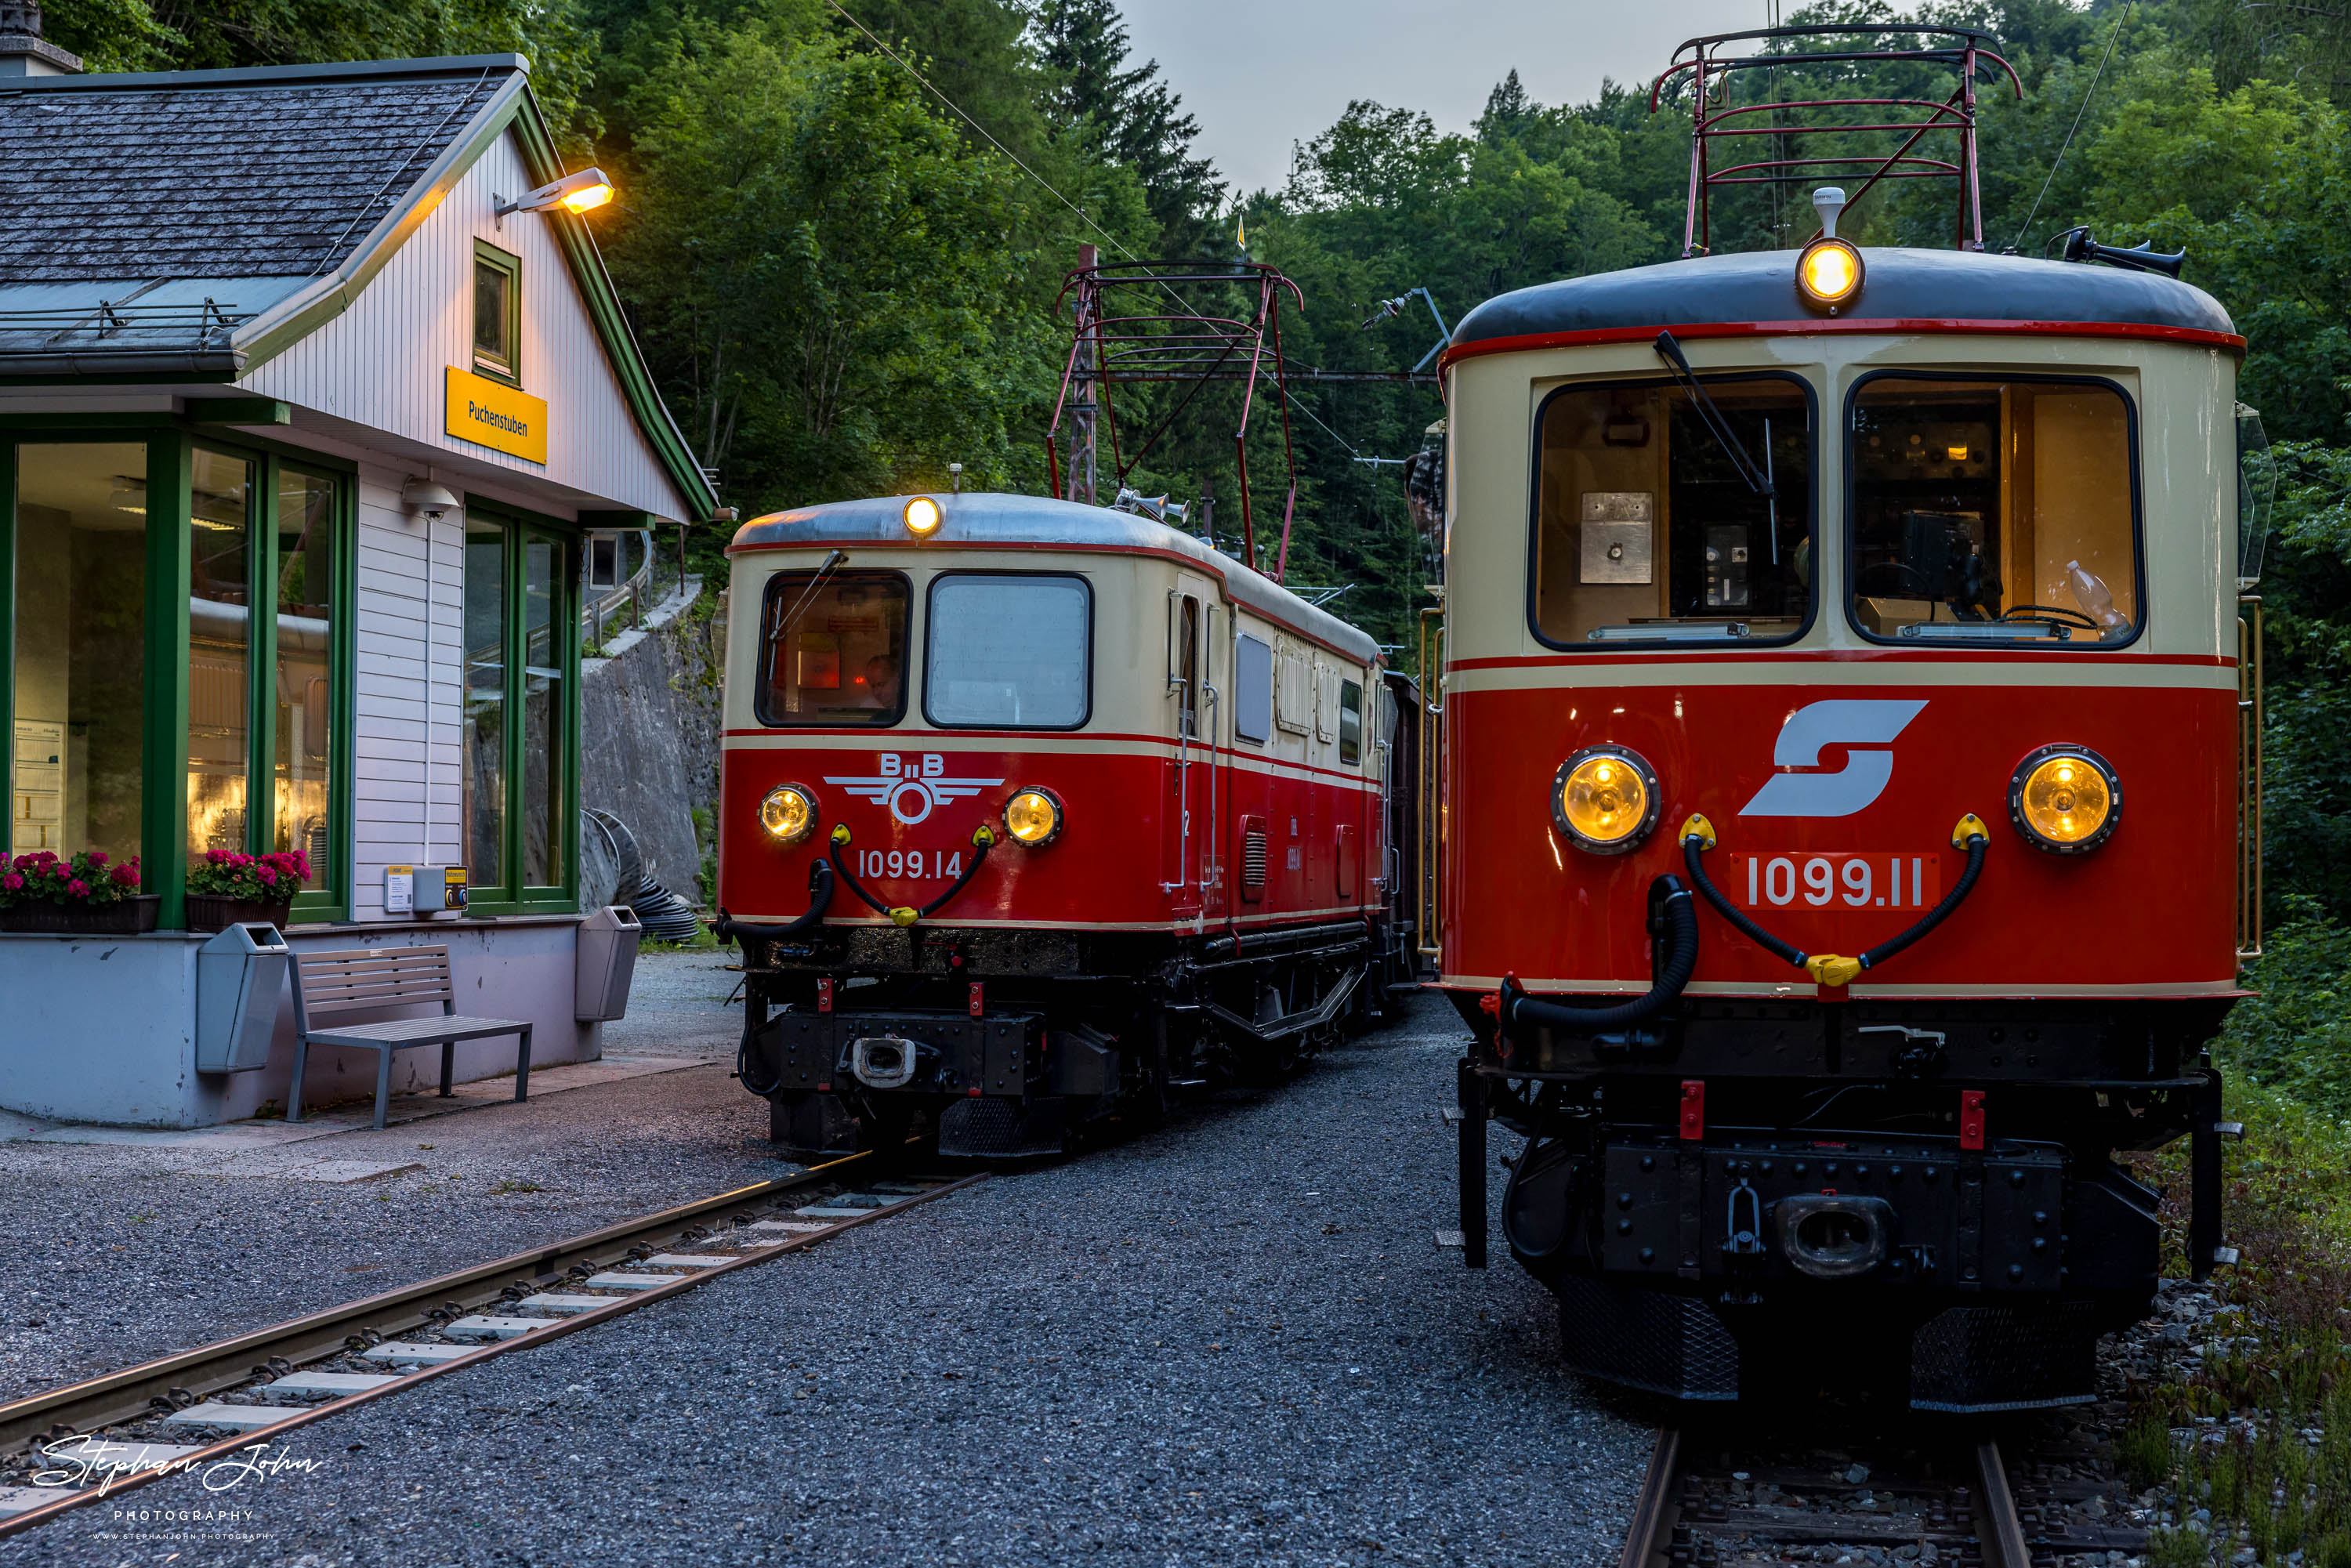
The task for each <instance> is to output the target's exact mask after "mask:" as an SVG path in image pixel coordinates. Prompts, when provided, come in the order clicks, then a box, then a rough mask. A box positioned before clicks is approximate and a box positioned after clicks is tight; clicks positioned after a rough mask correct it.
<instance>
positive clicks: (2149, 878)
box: [1442, 241, 2259, 1410]
mask: <svg viewBox="0 0 2351 1568" xmlns="http://www.w3.org/2000/svg"><path fill="white" fill-rule="evenodd" d="M1827 243H1829V242H1826V241H1816V242H1815V246H1814V250H1817V249H1818V248H1819V246H1822V245H1823V244H1827ZM1834 243H1835V244H1837V245H1844V242H1843V241H1837V242H1834ZM1845 248H1846V249H1847V250H1848V251H1850V252H1851V253H1852V254H1851V258H1850V261H1849V265H1848V264H1847V263H1846V262H1844V261H1840V262H1839V264H1838V265H1839V267H1842V268H1843V270H1842V271H1841V272H1840V273H1838V275H1837V276H1838V277H1840V278H1841V279H1842V280H1843V286H1844V289H1845V292H1844V294H1843V295H1841V296H1840V297H1839V300H1838V302H1836V305H1835V308H1834V309H1832V308H1828V307H1826V306H1821V305H1818V304H1817V303H1815V304H1807V302H1806V301H1807V298H1808V296H1807V295H1806V293H1805V291H1804V290H1805V288H1806V287H1809V285H1807V284H1806V283H1805V282H1804V280H1803V278H1802V277H1800V276H1799V273H1800V269H1802V268H1803V267H1806V266H1807V265H1809V263H1808V261H1806V260H1802V259H1799V258H1798V257H1796V256H1792V255H1790V254H1787V253H1780V254H1773V253H1761V254H1750V255H1739V256H1693V257H1691V258H1688V259H1686V260H1683V261H1680V262H1676V263H1671V264H1668V265H1667V266H1664V267H1648V268H1643V269H1639V270H1635V271H1632V272H1626V273H1619V274H1614V275H1607V276H1603V277H1589V278H1580V279H1574V280H1571V281H1567V282H1562V283H1558V284H1552V285H1547V286H1544V287H1538V288H1532V289H1527V290H1523V291H1521V292H1520V293H1519V294H1515V295H1508V296H1504V297H1502V298H1499V299H1496V300H1493V301H1489V303H1488V304H1486V305H1485V306H1483V307H1481V308H1479V310H1477V311H1475V312H1473V313H1472V314H1471V315H1470V316H1469V317H1468V319H1465V321H1464V322H1463V323H1462V325H1461V327H1460V329H1458V332H1457V333H1456V335H1455V338H1454V340H1453V344H1452V346H1451V348H1450V350H1448V354H1447V361H1446V375H1447V398H1448V405H1449V408H1448V413H1449V418H1448V430H1449V433H1450V434H1449V440H1450V444H1451V445H1450V451H1449V453H1448V464H1447V477H1448V482H1449V485H1450V486H1451V490H1452V494H1451V497H1450V507H1449V512H1448V530H1449V531H1448V536H1447V572H1446V605H1445V613H1446V635H1447V645H1446V647H1447V661H1446V666H1445V672H1446V673H1445V685H1444V690H1443V695H1442V706H1443V710H1444V723H1445V737H1444V762H1443V779H1444V789H1445V796H1446V800H1447V817H1446V827H1445V831H1446V840H1445V845H1444V854H1443V872H1442V887H1443V903H1444V931H1443V937H1442V948H1443V966H1444V984H1446V985H1447V987H1449V988H1452V989H1453V992H1454V995H1455V998H1456V1000H1457V1003H1458V1005H1459V1007H1460V1009H1461V1011H1462V1015H1463V1017H1464V1018H1465V1019H1467V1020H1468V1022H1469V1023H1470V1025H1471V1027H1472V1029H1473V1030H1474V1031H1475V1034H1476V1036H1477V1039H1476V1043H1475V1044H1474V1046H1473V1047H1472V1049H1471V1051H1470V1053H1469V1055H1468V1058H1467V1059H1466V1060H1465V1061H1464V1062H1463V1063H1462V1067H1461V1078H1460V1091H1461V1103H1462V1106H1463V1109H1464V1112H1465V1122H1464V1126H1465V1133H1464V1136H1463V1140H1462V1188H1463V1190H1462V1203H1463V1210H1462V1219H1463V1225H1464V1228H1465V1231H1466V1232H1467V1233H1468V1238H1469V1251H1470V1255H1471V1260H1472V1261H1473V1263H1474V1262H1482V1260H1483V1258H1482V1254H1483V1238H1484V1232H1485V1229H1486V1227H1487V1223H1488V1219H1487V1200H1486V1196H1485V1188H1484V1171H1485V1153H1484V1136H1485V1128H1486V1126H1487V1124H1488V1123H1489V1122H1490V1121H1495V1120H1499V1121H1500V1122H1502V1123H1503V1124H1505V1125H1507V1126H1509V1127H1510V1128H1512V1129H1513V1130H1514V1131H1516V1132H1518V1133H1520V1134H1524V1135H1525V1137H1526V1139H1527V1145H1526V1148H1525V1150H1524V1152H1523V1153H1522V1154H1521V1155H1520V1156H1519V1157H1518V1158H1517V1159H1516V1160H1514V1162H1513V1164H1512V1168H1511V1171H1510V1181H1509V1189H1508V1191H1507V1193H1506V1194H1505V1196H1504V1197H1503V1200H1502V1203H1501V1215H1502V1225H1503V1229H1504V1232H1505V1235H1506V1237H1507V1238H1508V1239H1509V1242H1510V1247H1511V1249H1512V1251H1513V1253H1514V1254H1515V1255H1516V1256H1517V1257H1518V1258H1519V1260H1520V1261H1521V1262H1522V1263H1523V1264H1524V1265H1525V1266H1526V1267H1527V1268H1529V1269H1530V1270H1532V1271H1533V1272H1535V1273H1536V1274H1537V1275H1538V1276H1539V1277H1541V1279H1543V1280H1544V1281H1545V1282H1546V1283H1548V1284H1549V1285H1551V1287H1552V1289H1553V1290H1554V1291H1556V1292H1557V1293H1558V1294H1559V1296H1560V1297H1561V1301H1562V1329H1563V1332H1564V1333H1565V1335H1566V1351H1567V1355H1568V1358H1569V1360H1570V1362H1571V1364H1574V1365H1575V1366H1577V1367H1578V1368H1579V1369H1581V1370H1583V1371H1586V1372H1589V1373H1592V1374H1593V1375H1599V1376H1603V1377H1607V1378H1613V1379H1615V1380H1618V1381H1622V1382H1627V1383H1632V1384H1635V1385H1642V1386H1646V1387H1650V1388H1655V1389H1659V1390H1662V1391H1665V1392H1667V1393H1670V1394H1674V1395H1677V1396H1685V1397H1694V1398H1727V1397H1733V1396H1738V1395H1740V1393H1742V1392H1750V1393H1751V1392H1753V1391H1754V1390H1755V1388H1756V1387H1757V1386H1758V1385H1759V1382H1760V1380H1761V1378H1762V1376H1763V1375H1764V1374H1765V1372H1766V1371H1767V1370H1768V1369H1770V1368H1771V1367H1774V1366H1789V1365H1803V1366H1807V1367H1817V1366H1820V1365H1822V1364H1836V1365H1842V1366H1849V1367H1851V1368H1852V1369H1853V1370H1854V1373H1855V1375H1857V1376H1862V1377H1865V1378H1870V1379H1873V1380H1875V1379H1877V1378H1882V1377H1887V1376H1890V1377H1892V1378H1895V1379H1899V1378H1901V1377H1903V1376H1904V1375H1907V1379H1908V1396H1909V1398H1910V1400H1911V1402H1912V1403H1913V1404H1914V1405H1916V1406H1919V1407H1921V1408H1928V1409H1940V1410H1984V1409H1993V1408H2011V1407H2019V1406H2036V1405H2049V1404H2063V1403H2068V1402H2073V1401H2076V1400H2081V1399H2085V1398H2089V1397H2091V1396H2093V1394H2094V1388H2093V1385H2092V1366H2093V1357H2092V1347H2093V1345H2094V1343H2095V1336H2096V1335H2097V1334H2098V1333H2102V1332H2105V1331H2106V1330H2108V1329H2111V1328H2113V1327H2115V1326H2116V1325H2118V1324H2121V1323H2124V1322H2130V1321H2132V1320H2134V1319H2135V1318H2137V1316H2138V1315H2140V1314H2141V1313H2142V1312H2144V1311H2145V1310H2146V1307H2147V1302H2148V1301H2149V1299H2150V1297H2151V1295H2152V1292H2153V1290H2154V1282H2155V1277H2156V1272H2157V1261H2158V1240H2159V1228H2158V1223H2157V1218H2156V1209H2157V1195H2156V1194H2155V1193H2153V1192H2152V1191H2151V1190H2149V1189H2148V1188H2147V1187H2146V1186H2143V1185H2142V1184H2140V1183H2139V1182H2138V1181H2137V1180H2136V1179H2134V1177H2133V1176H2131V1175H2130V1174H2129V1173H2128V1172H2127V1171H2126V1169H2125V1168H2124V1167H2123V1166H2120V1165H2118V1164H2116V1162H2115V1160H2114V1159H2113V1157H2112V1156H2113V1155H2114V1154H2115V1153H2116V1151H2120V1150H2132V1149H2146V1148H2152V1147H2156V1146H2158V1145H2162V1144H2164V1143H2166V1142H2168V1141H2169V1140H2171V1139H2173V1138H2176V1137H2178V1136H2179V1135H2181V1134H2192V1135H2193V1136H2194V1138H2195V1158H2194V1161H2193V1165H2194V1166H2195V1168H2196V1170H2197V1172H2198V1179H2197V1183H2196V1195H2195V1197H2196V1202H2195V1206H2194V1207H2195V1223H2194V1226H2193V1234H2192V1236H2191V1241H2190V1248H2191V1263H2192V1264H2193V1266H2194V1267H2195V1269H2196V1270H2198V1271H2199V1274H2200V1273H2201V1272H2202V1271H2203V1270H2207V1269H2209V1268H2210V1266H2211V1265H2212V1263H2213V1262H2214V1261H2215V1260H2222V1259H2225V1257H2226V1256H2227V1255H2228V1254H2227V1252H2226V1249H2224V1248H2222V1247H2221V1245H2220V1239H2221V1238H2220V1208H2219V1184H2218V1179H2217V1178H2218V1152H2217V1143H2216V1142H2215V1140H2216V1138H2217V1137H2218V1135H2219V1122H2218V1112H2219V1089H2220V1082H2219V1075H2218V1073H2217V1072H2216V1071H2213V1070H2212V1069H2211V1067H2210V1062H2209V1060H2207V1059H2205V1058H2204V1057H2203V1056H2202V1054H2201V1053H2202V1049H2203V1046H2204V1043H2205V1042H2206V1041H2207V1040H2210V1037H2211V1035H2212V1034H2213V1032H2214V1031H2215V1030H2216V1029H2217V1028H2218V1026H2219V1024H2220V1019H2221V1018H2222V1017H2223V1015H2224V1014H2225V1012H2226V1010H2227V1009H2228V1007H2229V1005H2230V1003H2231V999H2232V998H2233V997H2234V996H2235V995H2236V994H2237V990H2236V986H2237V980H2236V971H2237V961H2238V957H2239V947H2240V943H2241V932H2242V931H2243V930H2244V926H2245V922H2246V920H2247V919H2248V917H2249V912H2248V911H2247V910H2246V909H2245V908H2244V907H2243V906H2242V901H2241V896H2240V894H2241V889H2242V887H2243V886H2244V884H2245V883H2246V880H2247V874H2246V864H2247V861H2246V858H2245V857H2246V856H2247V854H2248V852H2249V850H2250V847H2251V846H2252V845H2253V844H2254V843H2255V842H2256V841H2257V837H2258V830H2257V828H2256V827H2255V826H2254V825H2253V824H2252V821H2251V818H2250V816H2249V815H2245V814H2244V811H2245V807H2244V805H2243V803H2242V802H2241V778H2240V761H2241V755H2242V752H2241V747H2243V745H2244V739H2243V731H2242V729H2241V722H2242V721H2241V709H2240V689H2239V688H2240V682H2241V674H2242V672H2241V668H2240V657H2241V646H2243V642H2242V639H2243V637H2244V633H2243V632H2242V631H2241V627H2240V624H2239V622H2238V615H2237V611H2238V596H2239V591H2240V586H2241V585H2240V580H2239V579H2240V574H2241V570H2244V573H2245V575H2247V576H2250V575H2251V570H2252V569H2250V568H2245V569H2241V565H2240V538H2239V536H2240V531H2241V519H2240V509H2241V500H2242V499H2243V498H2246V497H2251V496H2252V486H2250V485H2247V484H2241V478H2240V471H2239V470H2240V451H2239V445H2240V435H2239V432H2240V423H2241V419H2243V418H2244V417H2245V416H2248V415H2250V411H2247V410H2242V409H2241V408H2240V407H2239V406H2238V405H2237V404H2236V403H2235V402H2234V375H2235V366H2236V362H2237V355H2238V353H2239V351H2240V349H2241V340H2239V339H2238V338H2237V337H2236V336H2235V335H2234V333H2233V330H2232V329H2231V324H2230V322H2229V320H2228V318H2227V317H2226V315H2225V314H2224V313H2223V312H2222V311H2221V310H2220V308H2219V307H2218V305H2216V304H2215V303H2214V302H2213V301H2212V300H2211V299H2210V298H2208V297H2206V296H2204V295H2202V294H2201V293H2199V292H2198V291H2197V290H2195V289H2193V288H2191V287H2188V286H2186V285H2184V284H2181V283H2179V282H2177V281H2176V280H2174V279H2172V278H2170V277H2161V276H2156V275H2153V274H2151V273H2148V272H2146V271H2126V270H2122V269H2120V268H2111V267H2100V266H2094V265H2081V264H2078V263H2060V262H2045V261H2037V260H2029V259H2024V258H2021V257H2015V256H1991V255H1986V254H1981V253H1970V252H1960V253H1949V254H1946V253H1934V252H1924V251H1909V250H1896V249H1868V250H1861V249H1858V248H1855V247H1852V246H1845ZM1814 250H1808V251H1806V252H1805V253H1804V257H1806V258H1810V257H1812V256H1813V255H1814ZM2255 423H2257V422H2255ZM2243 532H2244V536H2245V538H2257V537H2258V533H2259V525H2258V523H2257V522H2254V523H2252V526H2251V527H2249V528H2244V530H2243ZM1823 1357H1825V1358H1828V1360H1827V1362H1826V1363H1823V1359H1822V1358H1823ZM1897 1386H1898V1383H1897Z"/></svg>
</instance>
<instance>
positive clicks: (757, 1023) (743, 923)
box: [710, 855, 832, 1100]
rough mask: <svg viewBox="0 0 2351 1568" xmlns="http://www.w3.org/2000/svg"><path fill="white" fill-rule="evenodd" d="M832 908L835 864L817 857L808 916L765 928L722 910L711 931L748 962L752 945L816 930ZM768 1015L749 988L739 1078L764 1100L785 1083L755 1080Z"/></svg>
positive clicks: (737, 1069)
mask: <svg viewBox="0 0 2351 1568" xmlns="http://www.w3.org/2000/svg"><path fill="white" fill-rule="evenodd" d="M831 906H832V863H831V862H830V861H828V860H826V859H825V858H824V857H823V856H821V855H820V856H818V857H817V862H816V863H815V864H814V865H812V866H810V867H809V906H808V913H807V914H805V915H800V916H799V917H798V918H797V919H793V920H789V921H787V922H785V923H784V924H783V925H758V924H755V923H753V922H751V921H747V920H731V919H729V918H727V915H726V911H725V910H723V909H722V910H720V911H719V912H718V918H717V919H716V920H714V921H712V922H711V923H710V929H711V930H712V931H714V932H716V934H717V936H718V939H719V940H720V941H721V942H730V941H739V942H741V943H743V944H744V946H745V949H746V950H745V953H744V958H745V961H746V962H748V961H749V958H750V953H749V951H748V949H749V946H750V944H751V943H753V942H777V941H781V940H783V939H785V938H787V937H791V936H799V935H800V934H801V933H802V932H805V931H812V930H814V929H815V928H816V927H817V925H819V924H820V922H822V921H823V919H824V912H825V911H826V910H827V909H830V908H831ZM766 1012H767V1009H766V1008H764V1007H762V1006H760V1005H759V1004H758V1003H757V1002H755V1001H753V1000H752V993H751V988H750V987H749V986H748V985H746V986H745V987H744V994H743V1038H742V1039H741V1040H739V1041H737V1043H736V1046H735V1076H736V1078H737V1080H739V1081H740V1082H741V1083H742V1085H743V1087H744V1088H746V1089H747V1090H749V1091H750V1092H752V1093H754V1094H757V1095H758V1096H759V1097H760V1098H761V1099H763V1100H764V1099H766V1098H767V1097H768V1095H770V1094H773V1093H774V1092H776V1091H777V1090H778V1088H780V1087H782V1084H783V1080H782V1079H780V1078H775V1079H770V1080H768V1082H766V1083H760V1082H756V1081H754V1079H753V1078H752V1076H751V1063H752V1061H753V1060H754V1059H755V1057H756V1054H757V1053H756V1051H754V1050H753V1047H754V1046H755V1045H756V1044H757V1043H758V1033H759V1030H760V1029H761V1028H762V1027H763V1026H764V1025H765V1024H766V1023H767V1021H768V1020H767V1019H766V1017H765V1016H764V1015H765V1014H766Z"/></svg>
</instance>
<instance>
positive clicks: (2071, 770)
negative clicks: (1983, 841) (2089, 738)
mask: <svg viewBox="0 0 2351 1568" xmlns="http://www.w3.org/2000/svg"><path fill="white" fill-rule="evenodd" d="M2122 816H2123V787H2122V782H2121V780H2119V779H2116V777H2115V770H2114V769H2113V768H2110V767H2108V766H2107V765H2106V759H2105V758H2103V757H2100V756H2099V755H2098V754H2097V753H2096V752H2095V751H2092V750H2091V749H2090V748H2089V747H2085V746H2044V747H2041V748H2040V749H2039V750H2037V751H2035V752H2033V753H2032V754H2031V755H2030V756H2028V757H2027V758H2025V759H2024V760H2023V761H2022V762H2020V763H2018V764H2017V765H2016V776H2015V777H2014V778H2013V779H2011V780H2010V781H2009V786H2008V818H2009V821H2011V822H2014V823H2015V824H2016V831H2018V832H2020V833H2022V834H2023V835H2024V837H2025V840H2026V841H2028V842H2030V843H2031V844H2032V845H2033V847H2034V848H2036V849H2043V850H2047V851H2048V852H2050V853H2052V854H2059V855H2078V854H2086V853H2088V852H2090V851H2092V850H2094V849H2096V848H2097V847H2098V846H2099V845H2100V844H2103V843H2105V841H2106V840H2107V838H2108V837H2109V836H2110V835H2111V834H2112V833H2113V832H2114V831H2115V824H2116V823H2117V822H2119V821H2122Z"/></svg>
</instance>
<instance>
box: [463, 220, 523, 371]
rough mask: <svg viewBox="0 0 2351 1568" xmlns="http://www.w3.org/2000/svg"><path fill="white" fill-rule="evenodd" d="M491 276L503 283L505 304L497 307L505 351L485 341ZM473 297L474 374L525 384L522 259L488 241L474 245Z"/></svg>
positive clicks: (502, 297)
mask: <svg viewBox="0 0 2351 1568" xmlns="http://www.w3.org/2000/svg"><path fill="white" fill-rule="evenodd" d="M489 274H496V275H497V277H500V278H502V279H503V280H504V282H503V285H502V286H500V287H498V293H499V295H500V298H501V301H502V304H501V305H500V306H499V307H497V308H499V309H500V310H501V313H502V315H503V317H504V319H502V320H500V321H499V323H498V329H499V332H500V334H501V335H502V337H503V351H500V350H498V349H496V348H491V347H488V346H486V345H485V343H484V342H483V339H482V326H483V322H482V308H483V303H484V301H483V295H484V293H485V290H486V286H488V285H489V284H490V278H489V277H488V275H489ZM471 282H472V285H473V297H474V310H473V316H474V371H475V374H477V375H485V376H488V377H489V378H491V379H492V380H493V381H501V382H506V383H507V385H509V386H517V387H518V386H520V385H522V257H520V256H516V255H514V254H512V253H511V252H508V251H503V250H500V249H499V248H498V247H497V246H494V245H492V244H490V243H489V241H487V240H479V239H477V240H475V242H474V272H473V277H472V279H471Z"/></svg>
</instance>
